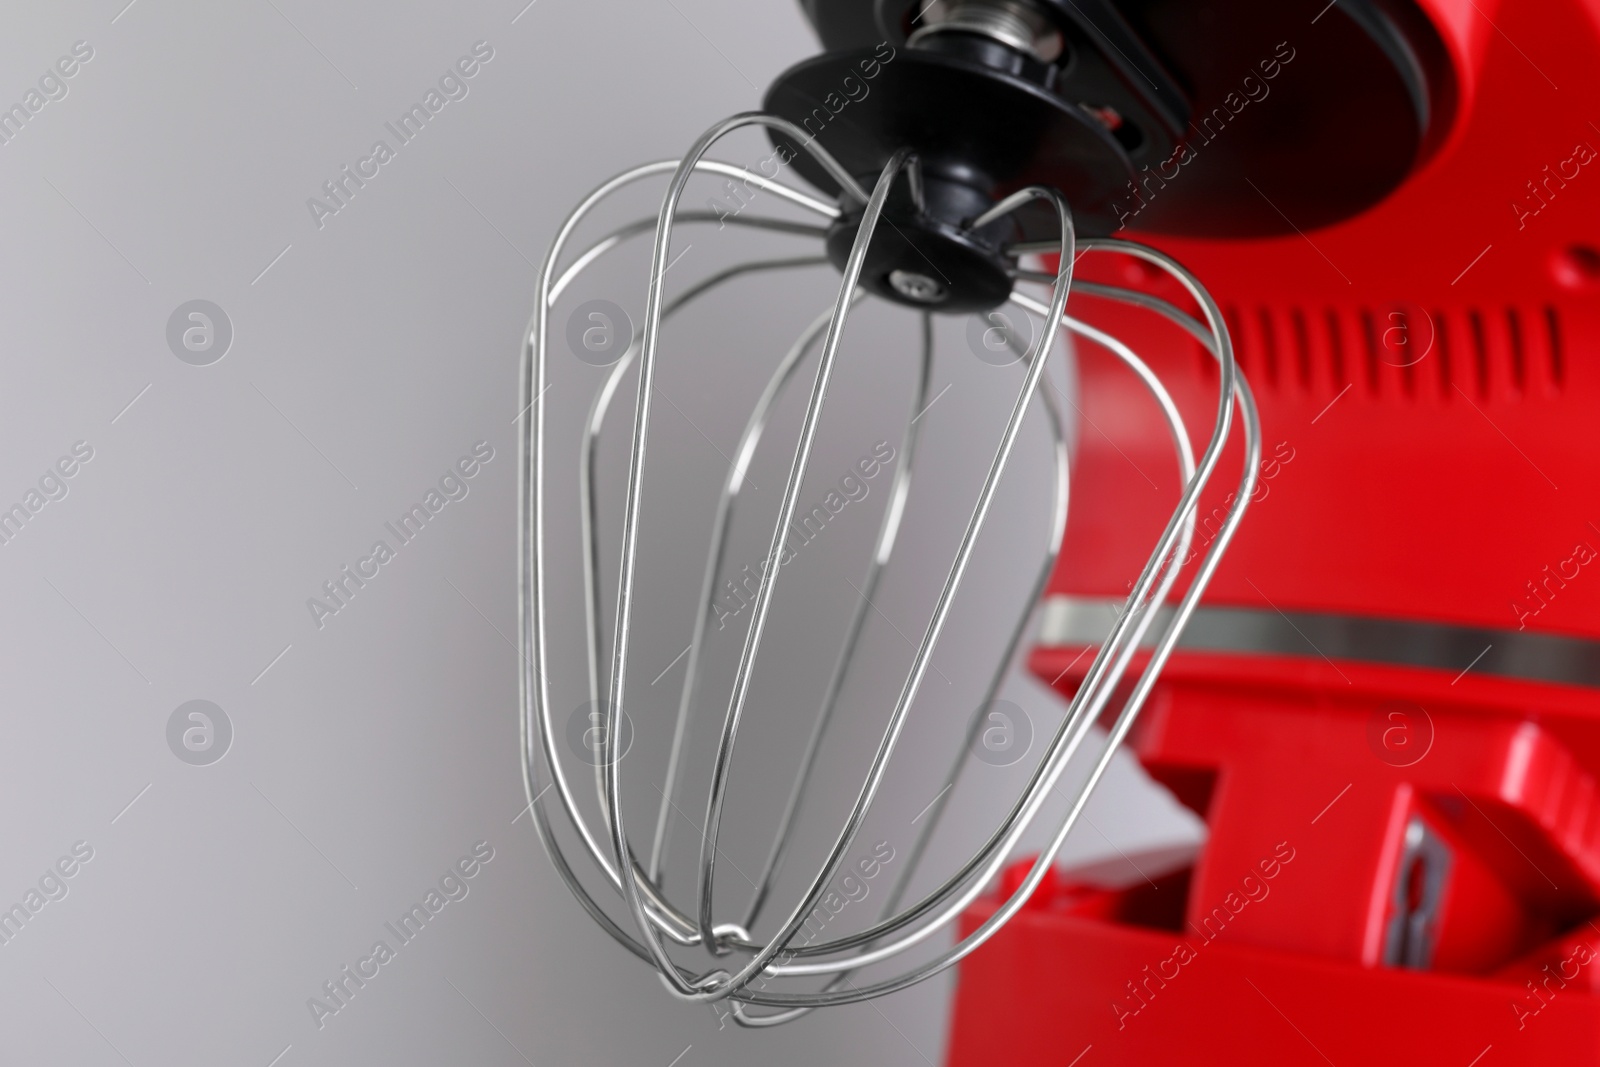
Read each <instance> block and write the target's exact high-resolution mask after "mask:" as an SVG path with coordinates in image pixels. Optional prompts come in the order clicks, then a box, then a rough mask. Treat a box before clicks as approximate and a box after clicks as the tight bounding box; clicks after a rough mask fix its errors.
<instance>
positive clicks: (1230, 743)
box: [949, 620, 1600, 1067]
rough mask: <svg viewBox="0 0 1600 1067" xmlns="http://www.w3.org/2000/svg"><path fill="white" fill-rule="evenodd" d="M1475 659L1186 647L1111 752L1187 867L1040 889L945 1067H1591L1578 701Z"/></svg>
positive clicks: (1586, 708)
mask: <svg viewBox="0 0 1600 1067" xmlns="http://www.w3.org/2000/svg"><path fill="white" fill-rule="evenodd" d="M1202 622H1204V620H1202ZM1305 625H1310V624H1309V623H1306V624H1305ZM1204 630H1205V627H1204V626H1201V627H1200V632H1201V633H1202V634H1203V632H1204ZM1323 639H1324V640H1327V638H1323ZM1497 640H1498V641H1499V642H1501V643H1510V642H1511V641H1512V636H1511V635H1499V636H1498V637H1497ZM1087 658H1088V657H1083V656H1081V655H1080V654H1079V653H1078V652H1075V651H1074V650H1073V649H1071V648H1044V649H1040V650H1038V651H1036V652H1035V653H1034V658H1033V667H1034V669H1035V670H1036V671H1037V672H1038V673H1039V674H1040V675H1042V676H1043V677H1044V678H1046V679H1052V678H1053V679H1054V680H1055V682H1056V685H1057V687H1058V688H1060V689H1063V690H1064V691H1067V692H1070V691H1071V689H1072V687H1073V686H1075V685H1076V684H1077V679H1076V678H1075V677H1073V676H1072V674H1071V672H1072V671H1074V670H1078V671H1081V669H1082V668H1081V664H1082V662H1083V660H1085V659H1087ZM1575 662H1576V661H1575ZM1485 664H1491V661H1490V660H1489V658H1488V657H1487V656H1485V657H1483V658H1482V659H1481V661H1480V662H1479V663H1478V665H1477V666H1476V668H1475V669H1474V670H1472V671H1462V672H1457V673H1452V672H1449V671H1439V670H1435V669H1428V668H1420V667H1412V666H1397V665H1394V664H1381V663H1370V662H1358V661H1353V660H1342V661H1340V662H1338V663H1335V662H1333V661H1332V660H1324V659H1320V658H1308V657H1301V656H1277V655H1259V654H1255V655H1238V654H1222V653H1216V652H1203V651H1196V650H1190V651H1180V652H1179V653H1178V654H1176V655H1175V656H1174V657H1173V659H1172V661H1171V663H1170V664H1169V666H1168V669H1167V671H1166V672H1165V673H1164V674H1163V676H1162V681H1161V683H1160V685H1159V686H1158V687H1157V689H1156V691H1155V693H1154V694H1153V696H1152V700H1151V702H1150V704H1149V706H1148V708H1147V709H1146V712H1145V717H1144V718H1143V719H1142V720H1141V721H1140V724H1139V727H1138V728H1137V730H1136V732H1135V736H1134V738H1133V739H1132V745H1133V748H1134V749H1135V751H1136V752H1137V754H1138V756H1139V759H1140V761H1141V763H1142V764H1143V765H1144V766H1145V768H1146V769H1147V770H1148V771H1149V772H1150V774H1151V775H1152V776H1153V777H1154V778H1155V779H1156V780H1158V781H1160V782H1162V783H1164V784H1165V785H1166V786H1168V787H1169V788H1171V789H1172V791H1173V793H1174V794H1175V795H1176V796H1177V797H1178V798H1179V799H1180V800H1181V801H1183V803H1185V804H1186V805H1188V806H1189V807H1190V808H1191V809H1193V810H1194V811H1195V812H1196V813H1198V814H1199V815H1200V816H1201V817H1202V818H1204V819H1205V821H1206V824H1207V828H1208V838H1207V841H1206V843H1205V845H1204V847H1203V848H1202V850H1201V852H1200V854H1199V856H1198V857H1197V858H1196V860H1195V861H1194V863H1193V864H1192V865H1191V866H1189V867H1188V868H1186V869H1184V870H1181V871H1177V872H1175V873H1171V874H1168V875H1166V876H1165V877H1159V878H1156V879H1155V880H1153V881H1152V880H1149V879H1145V878H1143V877H1141V878H1140V879H1137V880H1136V884H1135V885H1133V887H1132V888H1122V889H1105V888H1096V887H1090V886H1082V885H1073V884H1070V882H1069V881H1068V880H1069V879H1070V874H1067V873H1060V874H1058V876H1056V877H1053V878H1050V879H1046V880H1045V881H1044V882H1043V883H1041V885H1040V887H1039V889H1038V890H1037V891H1036V892H1035V894H1034V896H1033V898H1032V899H1031V900H1029V901H1028V903H1027V905H1026V906H1025V907H1024V908H1023V909H1022V910H1021V911H1020V912H1019V913H1018V914H1017V916H1016V917H1015V918H1014V919H1013V920H1012V922H1011V923H1010V924H1009V925H1007V926H1006V927H1004V928H1003V929H1002V931H1001V932H1000V933H999V934H998V935H996V936H995V937H994V938H993V940H991V941H990V942H988V943H987V944H986V945H985V946H984V947H983V948H981V949H979V950H978V951H977V952H975V953H974V954H973V955H972V956H971V957H969V958H968V959H967V960H966V961H964V962H963V964H962V965H961V972H960V980H959V982H958V992H957V995H956V1010H955V1021H954V1030H953V1034H952V1037H951V1043H950V1057H949V1062H950V1063H951V1064H953V1065H969V1064H970V1065H978V1064H994V1063H1007V1064H1058V1065H1074V1064H1081V1065H1082V1067H1098V1065H1101V1064H1109V1063H1128V1064H1156V1063H1206V1064H1210V1063H1217V1064H1273V1065H1289V1064H1298V1063H1303V1064H1335V1065H1339V1067H1343V1065H1346V1064H1397V1065H1398V1064H1405V1065H1408V1067H1409V1065H1412V1064H1417V1063H1428V1064H1450V1065H1455V1067H1501V1065H1505V1064H1540V1065H1544V1064H1554V1063H1560V1064H1600V775H1597V773H1596V770H1595V768H1596V767H1600V729H1597V726H1600V691H1597V690H1596V689H1594V688H1592V687H1588V686H1580V685H1569V684H1555V683H1552V682H1548V681H1532V680H1528V679H1526V678H1513V677H1507V676H1505V675H1504V674H1499V675H1498V676H1497V675H1493V674H1490V673H1487V672H1486V670H1485ZM1491 666H1493V667H1494V669H1496V670H1499V669H1500V667H1501V666H1502V665H1500V664H1491ZM1578 666H1579V667H1581V668H1583V669H1584V670H1587V667H1585V666H1584V665H1583V664H1582V663H1578ZM1021 869H1022V868H1021V867H1018V868H1014V869H1013V870H1012V871H1011V872H1009V873H1008V875H1007V877H1006V879H1005V881H1004V883H1003V885H1002V891H1003V892H1006V893H1009V890H1010V889H1011V888H1012V887H1013V886H1014V885H1016V884H1017V882H1018V879H1017V872H1018V871H1019V870H1021ZM1152 873H1155V872H1152ZM1142 874H1143V872H1141V875H1142ZM995 906H996V903H995V898H988V899H987V901H981V902H980V903H979V904H978V905H976V906H975V907H974V908H972V909H971V910H970V911H969V912H968V914H967V915H966V916H965V917H964V925H963V934H966V933H970V932H971V931H972V930H973V929H974V928H976V926H977V925H979V924H980V923H981V922H983V920H984V919H985V918H987V917H988V916H989V915H990V914H992V912H993V910H994V908H995Z"/></svg>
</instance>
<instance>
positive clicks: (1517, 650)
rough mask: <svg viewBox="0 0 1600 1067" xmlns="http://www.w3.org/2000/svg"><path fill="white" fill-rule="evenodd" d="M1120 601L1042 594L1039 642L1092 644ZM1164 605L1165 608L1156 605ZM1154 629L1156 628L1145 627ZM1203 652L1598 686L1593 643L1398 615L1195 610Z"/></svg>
mask: <svg viewBox="0 0 1600 1067" xmlns="http://www.w3.org/2000/svg"><path fill="white" fill-rule="evenodd" d="M1121 606H1122V602H1121V601H1117V600H1111V599H1101V598H1094V597H1076V596H1064V595H1057V596H1051V597H1047V598H1046V599H1045V602H1044V604H1043V605H1042V608H1041V611H1040V625H1039V645H1040V646H1041V647H1046V648H1050V647H1060V646H1069V647H1081V646H1084V645H1093V644H1098V643H1099V642H1100V641H1101V640H1103V639H1104V637H1105V634H1106V633H1107V632H1109V630H1110V629H1111V625H1112V623H1114V622H1115V621H1116V617H1117V611H1118V610H1119V609H1120V608H1121ZM1163 610H1169V609H1163ZM1151 630H1152V631H1153V632H1160V630H1161V626H1159V625H1157V626H1153V627H1151ZM1178 647H1179V648H1180V649H1188V650H1191V651H1203V652H1265V653H1270V654H1273V655H1286V656H1320V657H1326V658H1328V659H1331V660H1357V661H1365V662H1368V663H1382V664H1391V665H1394V666H1402V667H1428V668H1432V669H1434V670H1441V671H1450V672H1451V673H1452V674H1456V673H1460V674H1465V673H1466V672H1467V671H1468V670H1469V669H1470V670H1471V671H1472V672H1473V673H1475V674H1490V675H1495V676H1498V677H1502V678H1518V679H1522V680H1525V681H1534V682H1556V683H1560V684H1563V685H1582V686H1589V687H1591V688H1600V642H1596V641H1590V640H1586V639H1584V638H1577V637H1562V636H1558V635H1555V634H1541V633H1531V632H1529V631H1525V630H1486V629H1477V628H1473V627H1466V626H1449V625H1443V624H1439V623H1430V622H1411V621H1407V620H1401V619H1374V618H1363V617H1360V616H1352V615H1331V614H1320V613H1312V612H1290V613H1288V614H1281V613H1279V612H1276V611H1261V610H1256V609H1251V608H1220V607H1201V608H1199V609H1198V610H1197V611H1195V613H1194V617H1193V618H1192V619H1190V620H1189V627H1188V629H1187V630H1185V631H1184V633H1183V637H1182V638H1181V639H1180V640H1179V641H1178Z"/></svg>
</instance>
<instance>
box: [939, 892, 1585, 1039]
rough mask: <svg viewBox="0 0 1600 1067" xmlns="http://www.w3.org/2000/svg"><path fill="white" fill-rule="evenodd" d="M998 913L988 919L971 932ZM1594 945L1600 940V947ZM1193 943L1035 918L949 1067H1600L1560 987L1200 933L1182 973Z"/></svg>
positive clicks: (1578, 995) (980, 1003) (978, 977)
mask: <svg viewBox="0 0 1600 1067" xmlns="http://www.w3.org/2000/svg"><path fill="white" fill-rule="evenodd" d="M988 914H989V909H988V908H982V909H979V908H975V909H974V910H973V911H972V912H971V914H970V915H969V916H968V921H967V924H966V925H965V926H964V927H963V929H962V933H963V934H965V933H968V932H970V931H971V930H972V928H973V927H974V926H976V924H977V923H978V922H981V921H982V920H983V919H984V918H985V917H987V915H988ZM1591 938H1592V939H1593V940H1595V941H1600V934H1592V933H1591ZM1180 940H1181V939H1180V937H1179V936H1178V935H1174V934H1170V933H1167V932H1164V931H1154V930H1146V929H1138V928H1135V927H1131V926H1124V925H1120V924H1117V923H1112V922H1106V921H1102V920H1098V919H1093V918H1084V917H1079V916H1074V915H1070V914H1050V913H1045V912H1040V911H1033V910H1030V911H1025V912H1024V913H1023V914H1020V915H1018V916H1017V918H1016V919H1015V920H1013V921H1012V922H1011V923H1010V924H1009V925H1008V926H1006V927H1005V928H1004V929H1003V930H1002V931H1001V932H1000V933H999V934H998V935H996V937H995V938H994V940H992V941H990V942H989V943H988V944H987V945H985V946H984V947H983V949H981V950H980V951H978V952H977V953H975V954H974V955H973V956H972V957H971V958H969V959H968V960H967V961H965V962H964V963H963V964H962V967H961V981H960V983H959V984H958V987H957V994H956V1012H955V1027H954V1031H953V1033H952V1035H951V1039H950V1052H949V1059H948V1062H949V1063H950V1064H951V1065H952V1067H980V1065H981V1067H989V1065H992V1064H1034V1063H1038V1064H1047V1063H1048V1064H1058V1065H1060V1067H1102V1065H1104V1064H1139V1065H1141V1067H1148V1065H1152V1064H1213V1063H1214V1064H1242V1065H1255V1064H1263V1065H1266V1064H1273V1065H1279V1067H1296V1065H1300V1064H1304V1065H1306V1067H1326V1065H1327V1064H1330V1063H1332V1064H1337V1065H1339V1067H1345V1065H1369V1067H1379V1065H1387V1064H1394V1065H1396V1067H1399V1065H1402V1064H1403V1065H1405V1067H1415V1065H1416V1064H1451V1065H1455V1067H1503V1065H1506V1064H1574V1063H1594V1062H1600V1001H1597V1000H1596V999H1595V998H1594V997H1593V996H1591V995H1589V994H1587V993H1585V992H1582V991H1580V990H1578V989H1577V988H1576V987H1575V986H1573V985H1571V984H1569V985H1568V986H1567V987H1566V988H1564V989H1563V988H1561V987H1560V985H1559V984H1558V983H1557V982H1556V980H1554V979H1552V980H1551V981H1550V983H1549V984H1550V987H1551V988H1550V989H1549V990H1547V991H1545V992H1544V994H1543V999H1542V1001H1535V1000H1534V995H1533V994H1531V993H1529V992H1528V990H1527V989H1526V988H1525V987H1523V986H1521V985H1520V984H1512V983H1509V982H1508V983H1504V984H1502V983H1499V982H1484V981H1477V980H1473V979H1468V978H1463V977H1459V976H1453V975H1443V974H1436V973H1427V972H1418V971H1402V970H1390V969H1375V968H1367V967H1361V966H1356V965H1352V964H1345V963H1339V962H1336V961H1332V960H1324V959H1317V958H1314V957H1307V956H1298V955H1293V954H1288V953H1281V952H1273V951H1271V950H1266V949H1257V948H1251V947H1248V946H1241V945H1230V944H1227V943H1225V942H1222V941H1218V942H1215V943H1204V942H1203V939H1201V938H1198V937H1195V936H1194V935H1192V934H1191V935H1190V937H1189V938H1188V939H1187V940H1188V943H1189V944H1191V945H1192V946H1193V948H1192V950H1191V951H1192V958H1189V959H1188V962H1185V963H1183V964H1178V963H1177V962H1176V960H1175V958H1174V957H1175V950H1176V949H1177V945H1178V943H1179V941H1180ZM1169 961H1170V962H1169ZM1573 965H1576V960H1574V964H1573ZM1570 969H1571V967H1570V966H1569V968H1568V970H1569V971H1570ZM1163 972H1164V973H1165V974H1168V975H1172V976H1173V977H1172V978H1171V980H1170V981H1168V980H1166V979H1163V978H1162V977H1161V973H1163ZM1129 983H1133V985H1134V986H1135V987H1136V988H1137V989H1138V990H1139V997H1138V999H1136V998H1135V995H1134V994H1133V993H1132V992H1130V990H1129ZM1519 994H1520V995H1519ZM1539 1003H1542V1004H1543V1007H1542V1008H1537V1007H1536V1005H1537V1004H1539Z"/></svg>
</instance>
